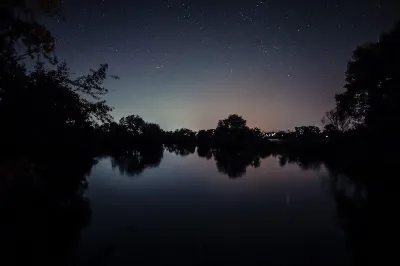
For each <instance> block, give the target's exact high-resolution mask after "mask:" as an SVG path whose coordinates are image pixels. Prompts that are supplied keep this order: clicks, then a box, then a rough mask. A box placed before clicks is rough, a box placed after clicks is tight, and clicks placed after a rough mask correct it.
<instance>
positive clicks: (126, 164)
mask: <svg viewBox="0 0 400 266" xmlns="http://www.w3.org/2000/svg"><path fill="white" fill-rule="evenodd" d="M163 152H164V150H163V148H162V147H160V148H157V149H141V150H138V151H133V152H131V153H130V154H128V155H122V156H114V157H112V158H111V166H112V168H113V169H115V168H117V167H118V170H119V172H120V174H121V175H127V176H132V177H133V176H136V175H139V174H141V173H142V172H143V171H144V170H145V169H147V168H152V167H158V166H159V165H160V163H161V160H162V158H163Z"/></svg>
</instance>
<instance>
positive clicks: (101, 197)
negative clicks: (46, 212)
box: [76, 152, 350, 265]
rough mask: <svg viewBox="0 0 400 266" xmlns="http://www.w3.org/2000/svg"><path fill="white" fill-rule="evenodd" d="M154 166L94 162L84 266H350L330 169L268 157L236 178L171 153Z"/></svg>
mask: <svg viewBox="0 0 400 266" xmlns="http://www.w3.org/2000/svg"><path fill="white" fill-rule="evenodd" d="M232 164H233V165H228V166H226V167H225V168H233V169H234V168H235V167H236V166H237V165H236V166H235V162H233V163H232ZM156 165H157V164H155V165H153V166H154V167H149V168H147V169H144V168H143V167H142V168H141V169H140V170H138V171H135V169H134V170H131V171H130V170H129V169H128V168H129V166H127V165H123V164H121V163H117V162H115V160H114V159H111V158H102V159H100V161H99V163H98V164H97V165H96V166H94V167H93V169H92V171H91V174H90V177H89V178H88V181H89V187H88V190H87V192H86V193H85V195H84V197H85V198H86V199H87V200H88V202H89V203H90V210H91V213H90V223H89V225H88V226H87V227H86V228H85V229H83V230H82V232H81V236H80V241H79V245H78V247H77V255H76V261H77V262H78V264H81V265H160V264H162V265H193V264H195V265H210V264H215V265H276V264H282V265H284V264H296V265H347V264H349V263H350V260H349V259H348V258H349V254H348V247H347V244H346V237H345V234H344V231H343V228H342V226H341V225H340V222H339V218H338V213H337V208H338V207H337V204H336V202H335V200H334V197H333V195H332V190H333V189H337V186H338V185H337V180H336V181H334V180H333V179H332V176H331V175H330V174H329V173H328V171H327V170H326V169H325V167H324V166H320V167H314V168H316V169H313V170H304V167H303V169H302V168H300V167H299V166H298V165H297V164H286V165H284V166H283V167H282V166H281V165H282V164H281V165H280V163H279V159H278V158H275V157H272V156H270V157H268V158H266V159H261V164H260V165H259V166H258V164H257V165H256V166H258V167H257V168H254V167H252V166H248V167H247V168H246V167H244V169H245V170H246V171H245V173H244V172H243V169H241V171H242V172H241V173H240V174H238V175H234V174H233V175H232V173H231V174H230V176H231V177H230V176H229V175H228V174H227V172H231V171H230V170H229V169H225V170H223V169H222V168H224V167H223V166H222V167H221V165H220V169H219V170H218V167H217V164H216V162H215V160H214V159H213V158H211V159H209V160H207V159H205V158H201V157H198V156H197V155H196V154H190V155H187V156H184V157H181V156H178V155H175V154H173V153H169V152H164V155H163V159H162V161H161V163H160V164H159V166H158V167H156ZM242 168H243V167H242ZM231 170H232V169H231ZM224 172H225V173H224ZM232 176H235V177H237V178H232ZM238 176H241V177H240V178H239V177H238Z"/></svg>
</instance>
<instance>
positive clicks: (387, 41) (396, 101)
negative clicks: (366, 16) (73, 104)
mask: <svg viewBox="0 0 400 266" xmlns="http://www.w3.org/2000/svg"><path fill="white" fill-rule="evenodd" d="M399 45H400V22H399V23H397V24H396V25H395V27H394V29H393V30H391V31H389V32H387V33H383V34H382V35H381V37H380V39H379V41H378V42H376V43H370V44H366V45H363V46H360V47H358V48H357V49H356V50H355V51H354V53H353V58H352V60H351V61H350V62H349V64H348V67H347V72H346V85H345V89H346V91H345V92H343V93H340V94H337V95H336V109H335V110H334V114H335V116H336V118H335V119H338V120H339V121H342V120H344V119H349V120H350V123H351V125H352V127H358V126H363V127H366V128H367V129H368V130H370V131H374V132H376V133H378V132H379V133H381V134H382V133H383V132H385V134H390V133H391V132H392V129H394V127H395V126H396V125H398V124H399V122H400V109H399V106H400V94H399V89H398V88H399V86H400V52H399V49H398V47H399Z"/></svg>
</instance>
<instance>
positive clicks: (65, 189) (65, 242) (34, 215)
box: [0, 158, 96, 265]
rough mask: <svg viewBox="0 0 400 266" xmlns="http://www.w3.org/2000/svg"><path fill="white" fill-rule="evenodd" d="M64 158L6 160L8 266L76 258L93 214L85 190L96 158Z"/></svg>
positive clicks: (4, 243) (3, 208) (0, 231)
mask: <svg viewBox="0 0 400 266" xmlns="http://www.w3.org/2000/svg"><path fill="white" fill-rule="evenodd" d="M58 159H59V160H58V161H57V163H54V164H53V163H52V164H48V165H46V167H44V165H38V164H33V163H32V162H29V161H27V160H18V161H12V162H6V163H3V164H2V165H1V167H0V168H1V173H2V175H1V179H0V181H1V185H2V186H6V187H7V188H8V189H7V191H5V190H4V191H1V192H2V193H0V199H1V200H0V212H1V217H2V218H1V226H0V235H1V238H0V245H1V247H2V249H1V253H2V254H3V256H2V257H1V259H2V262H1V264H2V265H24V264H28V265H36V264H38V265H70V264H73V263H74V259H75V253H76V249H77V247H78V243H79V241H80V238H81V233H82V230H83V229H84V228H86V227H87V226H88V225H89V223H90V219H91V204H90V201H89V199H88V198H85V197H84V192H85V190H86V189H87V180H86V176H87V175H88V174H89V173H90V169H91V168H92V166H93V165H94V164H95V163H96V162H95V161H93V160H91V159H88V158H77V160H72V161H71V160H69V159H68V158H58ZM49 161H50V159H49ZM71 166H73V167H71Z"/></svg>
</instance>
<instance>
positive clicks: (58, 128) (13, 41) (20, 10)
mask: <svg viewBox="0 0 400 266" xmlns="http://www.w3.org/2000/svg"><path fill="white" fill-rule="evenodd" d="M39 2H40V5H39V7H38V8H36V9H34V8H32V7H31V6H30V5H28V4H27V1H7V2H6V4H2V5H3V6H2V13H3V15H2V16H1V30H0V42H1V43H0V45H1V50H0V61H1V62H0V63H1V64H0V68H1V77H0V122H1V125H2V130H1V131H0V139H1V140H3V143H4V145H3V149H2V152H1V156H2V157H10V156H17V157H18V156H21V155H23V156H28V157H30V158H35V160H36V159H37V158H41V157H42V155H46V154H55V153H62V154H74V153H75V154H86V155H88V156H95V155H98V154H107V153H113V154H124V153H129V154H132V152H133V151H137V150H140V151H142V152H144V150H145V149H154V150H157V149H160V148H163V147H167V148H168V149H169V150H171V151H177V152H178V153H185V152H186V151H187V150H193V149H195V148H196V147H203V148H204V147H206V148H213V149H224V150H246V149H254V150H260V149H274V148H277V147H283V148H286V149H288V148H290V147H297V146H298V147H302V148H304V147H305V145H307V147H310V146H312V145H319V146H324V145H325V146H324V147H326V143H327V142H331V143H332V142H337V143H359V144H358V145H359V146H360V147H361V146H362V145H361V143H370V142H373V143H376V144H378V145H376V146H379V145H381V144H382V143H383V142H384V141H387V140H391V141H396V139H397V137H396V132H397V131H396V128H397V125H398V124H399V122H400V118H399V117H400V116H399V115H400V111H399V106H400V96H399V95H400V94H399V86H400V82H399V80H400V79H399V77H400V73H399V72H400V70H399V69H400V67H399V61H400V55H399V53H400V52H399V49H398V47H399V42H400V41H399V40H400V24H399V23H397V24H396V25H395V27H394V28H393V29H392V30H390V31H389V32H386V33H383V34H382V35H381V37H380V39H379V41H378V42H376V43H371V44H367V45H363V46H360V47H358V48H357V49H356V50H355V51H354V54H353V58H352V59H351V60H350V62H349V64H348V68H347V72H346V85H345V91H344V92H342V93H339V94H337V95H336V97H335V99H336V107H335V108H334V109H333V110H331V111H328V112H327V113H326V114H325V116H324V117H323V119H322V122H323V124H324V128H323V129H320V128H319V127H316V126H299V127H296V128H294V130H293V131H278V132H274V133H273V134H270V133H268V132H264V131H262V130H260V129H259V128H249V127H248V126H247V123H246V120H245V119H244V118H243V117H241V116H240V115H237V114H232V115H230V116H229V117H227V118H225V119H222V120H220V121H218V123H217V125H216V128H215V129H208V130H200V131H193V130H190V129H186V128H182V129H177V130H175V131H164V130H162V129H161V128H160V126H159V125H157V124H154V123H148V122H145V121H144V120H143V119H142V118H141V117H139V116H137V115H128V116H126V117H123V118H121V119H120V120H119V121H114V119H113V118H112V116H111V111H112V110H113V107H111V106H109V105H108V104H107V102H106V101H105V100H104V95H106V94H107V93H108V89H107V88H105V87H104V86H103V83H104V81H105V80H106V79H107V78H114V79H117V78H118V77H117V76H114V75H109V74H108V65H107V64H102V65H100V66H99V67H98V68H96V69H90V70H89V72H88V74H86V75H82V76H79V77H73V75H72V72H71V70H70V69H69V67H68V65H67V63H66V62H59V61H58V60H57V58H55V57H53V56H52V52H53V51H54V48H55V41H54V37H53V36H52V34H51V32H50V31H48V30H47V29H46V28H45V27H44V26H43V25H41V24H40V23H39V22H38V21H37V20H36V16H37V14H38V13H39V15H50V16H57V8H58V6H57V4H56V3H57V1H49V3H47V1H39ZM46 3H47V4H46ZM17 46H19V49H16V47H17ZM26 58H31V59H35V60H36V61H37V63H36V66H35V67H34V68H33V69H29V70H28V68H27V67H26V65H25V62H26V61H25V59H26ZM271 139H278V140H280V141H281V142H282V144H280V146H279V144H277V143H275V142H274V143H273V142H272V141H271ZM352 145H353V146H351V145H350V146H351V147H355V146H354V145H355V144H352ZM44 157H46V156H44Z"/></svg>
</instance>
